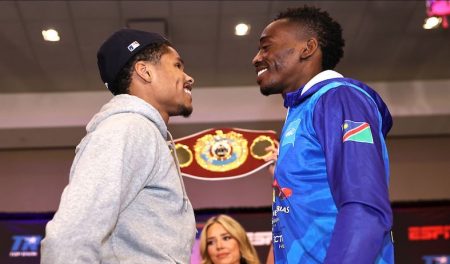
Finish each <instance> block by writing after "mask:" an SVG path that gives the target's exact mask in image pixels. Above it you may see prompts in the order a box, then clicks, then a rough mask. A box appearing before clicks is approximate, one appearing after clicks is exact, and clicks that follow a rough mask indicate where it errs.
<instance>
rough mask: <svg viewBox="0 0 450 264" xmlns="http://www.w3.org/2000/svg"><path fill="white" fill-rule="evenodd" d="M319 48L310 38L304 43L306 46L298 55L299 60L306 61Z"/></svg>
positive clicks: (315, 41)
mask: <svg viewBox="0 0 450 264" xmlns="http://www.w3.org/2000/svg"><path fill="white" fill-rule="evenodd" d="M318 48H319V43H318V41H317V39H315V38H310V39H308V40H307V41H306V45H305V46H304V47H303V49H302V52H301V54H300V60H306V59H308V58H309V57H311V56H312V55H313V54H314V53H315V52H316V51H317V49H318Z"/></svg>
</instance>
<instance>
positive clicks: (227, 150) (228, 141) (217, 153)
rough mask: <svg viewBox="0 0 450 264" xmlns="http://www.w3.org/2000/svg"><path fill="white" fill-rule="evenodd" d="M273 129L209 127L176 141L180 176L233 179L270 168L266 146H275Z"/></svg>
mask: <svg viewBox="0 0 450 264" xmlns="http://www.w3.org/2000/svg"><path fill="white" fill-rule="evenodd" d="M276 140H277V134H276V132H275V131H272V130H249V129H240V128H211V129H207V130H203V131H200V132H198V133H196V134H193V135H190V136H187V137H183V138H178V139H175V140H174V142H175V149H176V154H177V157H178V161H179V163H180V169H181V173H182V175H183V176H187V177H191V178H196V179H200V180H227V179H236V178H241V177H245V176H248V175H250V174H253V173H255V172H257V171H259V170H261V169H263V168H264V167H266V166H268V165H270V164H271V163H272V161H267V162H266V161H264V158H266V157H268V156H270V155H271V153H270V152H268V151H266V148H267V147H270V146H272V147H273V146H275V143H274V141H276Z"/></svg>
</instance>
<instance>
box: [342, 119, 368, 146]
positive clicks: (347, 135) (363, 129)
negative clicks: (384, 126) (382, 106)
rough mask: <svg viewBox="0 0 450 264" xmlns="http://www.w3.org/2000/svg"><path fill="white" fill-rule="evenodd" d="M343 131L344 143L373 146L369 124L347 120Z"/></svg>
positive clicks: (343, 125)
mask: <svg viewBox="0 0 450 264" xmlns="http://www.w3.org/2000/svg"><path fill="white" fill-rule="evenodd" d="M342 131H343V132H344V135H343V136H342V142H345V141H355V142H362V143H370V144H373V137H372V132H371V131H370V125H369V123H366V122H355V121H351V120H345V121H344V124H342Z"/></svg>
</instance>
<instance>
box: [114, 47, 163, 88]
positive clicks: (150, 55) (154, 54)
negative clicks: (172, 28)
mask: <svg viewBox="0 0 450 264" xmlns="http://www.w3.org/2000/svg"><path fill="white" fill-rule="evenodd" d="M170 46H171V45H170V43H169V42H168V41H166V42H163V43H160V44H150V45H148V46H147V47H145V48H144V49H143V50H141V51H140V52H139V53H137V54H136V55H134V57H132V58H131V59H130V60H129V61H128V62H127V63H126V64H125V66H123V68H122V69H121V70H120V72H119V73H118V74H117V76H116V78H115V79H114V81H113V82H112V84H111V85H110V90H111V92H112V93H113V94H114V95H118V94H129V93H130V90H129V88H130V83H131V76H132V74H133V70H134V65H135V64H136V62H138V61H149V62H151V63H153V64H157V63H159V61H160V59H161V56H162V55H163V54H165V53H167V52H168V51H169V47H170Z"/></svg>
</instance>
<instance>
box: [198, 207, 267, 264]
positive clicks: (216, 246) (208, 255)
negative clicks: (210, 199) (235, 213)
mask: <svg viewBox="0 0 450 264" xmlns="http://www.w3.org/2000/svg"><path fill="white" fill-rule="evenodd" d="M200 254H201V256H202V264H260V261H259V258H258V254H257V253H256V250H255V248H254V247H253V245H252V244H251V243H250V240H249V239H248V236H247V233H246V232H245V230H244V228H243V227H242V226H241V225H240V224H239V223H238V222H237V221H236V220H234V219H233V218H231V217H230V216H227V215H218V216H214V217H211V218H210V219H208V221H207V222H206V224H205V226H204V227H203V230H202V233H201V235H200Z"/></svg>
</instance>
